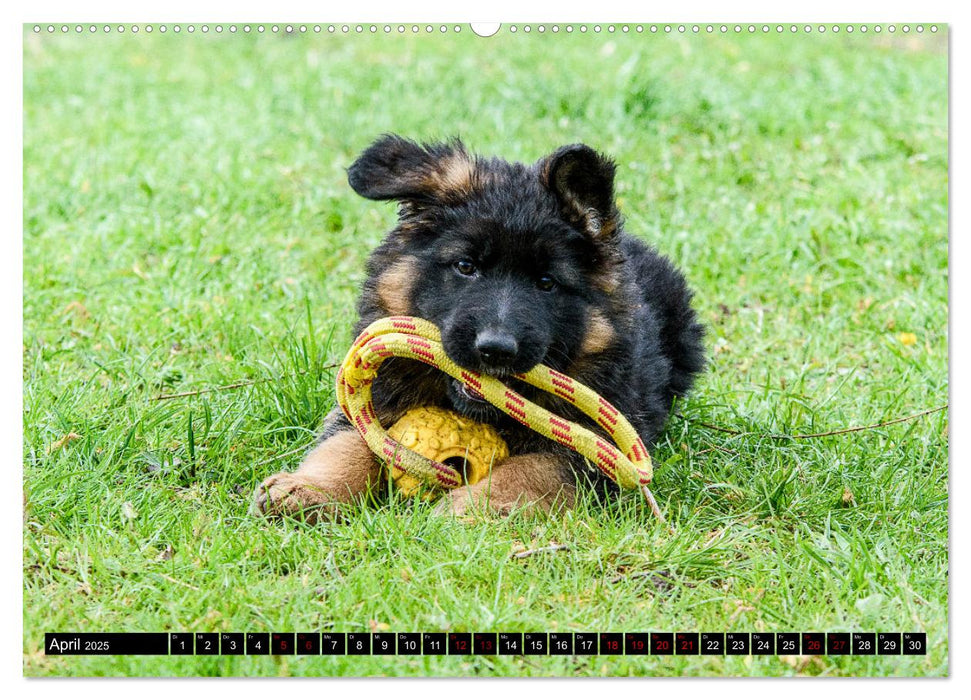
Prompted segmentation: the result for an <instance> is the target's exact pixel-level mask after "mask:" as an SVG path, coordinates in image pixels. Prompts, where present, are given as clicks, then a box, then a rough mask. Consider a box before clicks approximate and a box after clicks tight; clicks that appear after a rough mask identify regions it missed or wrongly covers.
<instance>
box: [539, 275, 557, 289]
mask: <svg viewBox="0 0 971 700" xmlns="http://www.w3.org/2000/svg"><path fill="white" fill-rule="evenodd" d="M536 287H537V288H538V289H539V290H540V291H543V292H552V291H553V289H554V288H555V287H556V281H555V280H554V279H553V278H552V277H550V276H549V275H543V276H542V277H540V278H539V279H538V280H536Z"/></svg>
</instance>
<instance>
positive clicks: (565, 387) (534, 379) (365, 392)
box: [337, 316, 661, 517]
mask: <svg viewBox="0 0 971 700" xmlns="http://www.w3.org/2000/svg"><path fill="white" fill-rule="evenodd" d="M390 357H404V358H408V359H411V360H417V361H419V362H423V363H425V364H426V365H431V366H432V367H436V368H438V369H440V370H441V371H443V372H445V373H446V374H448V375H450V376H452V377H454V378H455V379H458V380H459V381H461V382H463V383H464V384H465V385H466V386H468V387H470V388H472V389H474V390H475V391H476V392H478V393H479V394H481V395H482V396H483V397H484V398H485V400H486V401H488V402H489V403H491V404H492V405H493V406H495V407H496V408H498V409H499V410H500V411H502V412H503V413H506V414H507V415H509V416H510V417H512V418H514V419H515V420H517V421H519V422H520V423H522V424H523V425H525V426H526V427H528V428H530V429H531V430H535V431H536V432H538V433H540V434H541V435H544V436H546V437H547V438H549V439H550V440H554V441H555V442H558V443H560V444H561V445H564V446H566V447H569V448H570V449H572V450H574V451H575V452H578V453H579V454H581V455H583V456H584V457H586V458H587V459H588V460H590V462H592V463H593V464H595V465H596V466H597V467H598V468H599V469H600V471H602V472H603V473H604V474H605V475H606V476H607V477H608V478H610V479H611V480H612V481H614V482H616V483H617V484H618V485H619V486H620V487H621V488H625V489H635V488H636V489H640V491H641V492H642V493H643V494H644V496H645V498H647V500H648V503H649V504H650V505H651V509H652V510H653V511H654V513H655V514H656V515H657V516H658V517H660V515H661V513H660V510H659V509H658V507H657V503H656V502H655V501H654V497H653V496H652V495H651V492H650V490H649V489H648V484H650V483H651V478H652V476H653V469H652V466H651V457H650V455H649V454H648V453H647V449H646V448H645V447H644V443H643V442H641V439H640V437H639V436H638V435H637V431H635V430H634V428H633V426H631V424H630V423H629V422H628V421H627V419H626V418H624V416H623V415H622V414H621V413H620V411H618V410H617V409H616V408H614V407H613V406H611V405H610V403H609V402H608V401H606V400H605V399H604V398H602V397H601V396H600V395H598V394H597V393H596V392H594V391H593V390H592V389H590V388H589V387H587V386H585V385H584V384H581V383H580V382H578V381H576V380H575V379H571V378H570V377H568V376H566V375H565V374H561V373H560V372H557V371H556V370H554V369H551V368H549V367H547V366H546V365H537V366H536V367H534V368H533V369H531V370H529V371H528V372H525V373H523V374H517V375H514V376H515V377H516V379H520V380H522V381H524V382H526V383H527V384H531V385H532V386H535V387H537V388H539V389H542V390H543V391H545V392H547V393H551V394H554V395H556V396H559V397H560V398H562V399H563V400H564V401H567V402H569V403H571V404H573V405H574V406H576V407H577V408H579V409H580V410H581V411H583V412H584V413H585V414H586V415H588V416H589V417H590V418H592V419H593V420H595V421H596V422H597V424H598V425H599V426H600V427H601V428H603V429H604V431H605V432H606V433H607V434H608V435H610V437H611V439H612V440H613V441H614V443H615V444H616V446H615V445H613V444H611V443H610V442H609V441H607V440H605V439H604V438H603V437H601V436H599V435H597V434H596V433H594V432H593V431H591V430H588V429H587V428H584V427H583V426H581V425H577V424H576V423H572V422H570V421H567V420H564V419H563V418H561V417H559V416H557V415H555V414H553V413H550V412H549V411H547V410H546V409H544V408H542V407H540V406H537V405H536V404H534V403H532V402H531V401H528V400H527V399H525V398H523V397H522V396H521V395H520V394H518V393H516V392H515V391H513V390H512V389H510V388H508V387H507V386H506V385H505V384H503V383H502V382H500V381H499V380H498V379H496V378H494V377H490V376H487V375H482V374H479V373H478V372H472V371H469V370H466V369H463V368H461V367H459V366H458V365H457V364H455V363H454V362H453V361H452V360H451V359H449V357H448V356H447V355H446V354H445V350H444V349H443V348H442V341H441V334H440V333H439V331H438V328H436V327H435V325H434V324H432V323H430V322H428V321H425V320H423V319H420V318H412V317H409V316H391V317H388V318H383V319H380V320H378V321H375V322H374V323H372V324H371V325H370V326H368V327H367V328H365V329H364V331H363V332H362V333H361V334H360V335H359V336H358V337H357V340H355V341H354V345H353V346H352V347H351V349H350V351H349V352H348V353H347V357H346V358H345V359H344V362H343V364H342V365H341V368H340V371H339V372H338V373H337V401H338V403H339V404H340V407H341V410H343V411H344V414H345V415H346V416H347V418H348V420H349V421H351V423H352V424H353V425H354V426H355V427H356V428H357V430H358V432H360V433H361V437H363V438H364V441H365V442H366V443H367V444H368V447H370V448H371V450H372V451H373V452H374V453H375V454H376V455H377V456H378V457H379V458H381V459H383V460H385V461H386V462H387V463H388V464H389V465H393V466H395V467H398V468H399V469H402V470H403V471H404V472H405V473H407V474H410V475H411V476H413V477H415V478H417V479H420V480H422V481H425V482H427V483H430V484H437V485H439V486H442V487H444V488H447V489H452V488H456V487H458V486H461V485H462V477H461V474H459V472H458V471H457V470H456V469H454V468H452V467H450V466H448V465H447V464H442V463H440V462H436V461H434V460H431V459H428V458H427V457H423V456H421V455H419V454H418V453H416V452H413V451H412V450H409V449H408V448H406V447H404V446H403V445H401V444H399V443H398V442H396V441H395V440H394V439H392V438H391V437H390V436H389V435H388V434H387V432H385V430H384V428H383V427H382V426H381V423H380V422H379V421H378V417H377V415H376V414H375V412H374V406H373V404H372V399H371V385H372V383H373V382H374V378H375V377H376V376H377V374H378V369H379V368H380V366H381V364H382V363H383V362H384V361H385V360H387V359H388V358H390ZM618 448H619V449H618Z"/></svg>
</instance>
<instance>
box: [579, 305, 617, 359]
mask: <svg viewBox="0 0 971 700" xmlns="http://www.w3.org/2000/svg"><path fill="white" fill-rule="evenodd" d="M613 341H614V327H613V326H612V325H611V324H610V321H608V320H607V317H606V316H604V315H603V314H602V313H601V312H600V311H597V310H596V309H594V310H593V311H591V312H590V313H589V314H588V315H587V328H586V331H585V333H584V335H583V343H582V344H581V345H580V354H581V355H596V354H598V353H601V352H603V351H604V350H606V349H607V348H608V347H609V346H610V344H611V343H612V342H613Z"/></svg>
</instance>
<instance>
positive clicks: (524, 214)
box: [348, 136, 618, 413]
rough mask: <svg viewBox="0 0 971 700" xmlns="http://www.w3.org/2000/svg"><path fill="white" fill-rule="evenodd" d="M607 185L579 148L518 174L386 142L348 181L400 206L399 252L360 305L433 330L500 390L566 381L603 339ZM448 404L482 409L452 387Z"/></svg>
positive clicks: (610, 263)
mask: <svg viewBox="0 0 971 700" xmlns="http://www.w3.org/2000/svg"><path fill="white" fill-rule="evenodd" d="M613 172H614V166H613V164H612V163H611V162H610V161H608V160H606V159H605V158H603V157H602V156H600V155H598V154H597V153H596V152H594V151H593V150H592V149H590V148H588V147H587V146H582V145H577V146H567V147H565V148H562V149H560V150H558V151H556V152H555V153H553V154H552V155H550V156H549V157H547V158H544V159H542V160H540V161H539V162H538V163H536V164H534V165H532V166H524V165H521V164H513V163H507V162H505V161H501V160H496V159H492V160H480V159H476V158H473V157H471V156H470V155H468V154H467V153H466V151H465V149H464V148H463V147H462V145H461V143H458V142H452V143H448V144H435V145H427V146H421V145H418V144H416V143H413V142H411V141H407V140H404V139H401V138H398V137H395V136H386V137H384V138H382V139H380V140H379V141H377V142H376V143H375V144H374V145H372V146H371V147H370V148H369V149H368V150H367V151H365V152H364V153H363V154H362V155H361V157H360V158H359V159H358V160H357V161H356V162H355V163H354V164H353V165H352V166H351V168H350V170H349V173H348V177H349V181H350V183H351V186H352V187H353V188H354V189H355V191H357V192H358V193H359V194H361V195H363V196H365V197H368V198H371V199H394V200H397V201H399V202H400V203H401V207H400V220H399V223H398V226H397V228H396V229H395V230H394V231H392V233H391V234H390V236H389V239H388V241H386V243H385V247H386V248H387V249H388V250H390V251H393V252H392V254H391V255H390V257H387V256H386V257H384V258H383V260H384V261H385V262H383V263H382V268H381V269H373V270H372V271H371V272H372V277H373V279H374V285H373V287H372V289H371V290H366V292H365V293H369V292H370V293H374V294H377V295H378V297H379V300H380V304H381V306H382V307H383V309H384V310H385V311H387V313H388V314H404V315H414V316H420V317H422V318H425V319H428V320H429V321H432V322H433V323H435V324H436V325H437V326H438V327H439V328H440V330H441V332H442V343H443V346H444V348H445V352H446V353H447V354H448V356H449V357H450V358H451V359H452V360H453V361H455V362H456V363H457V364H458V365H460V366H462V367H465V368H467V369H471V370H475V371H477V372H482V373H484V374H490V375H493V376H497V377H505V376H508V375H511V374H515V373H520V372H525V371H527V370H529V369H531V368H532V367H534V366H535V365H537V364H539V363H541V362H545V363H547V364H550V365H551V366H554V367H559V368H565V367H566V366H567V365H568V364H569V363H570V362H571V361H572V360H573V359H574V358H575V357H576V356H577V355H578V354H582V352H583V351H584V349H585V347H586V346H588V345H589V337H590V331H591V330H595V331H596V332H598V333H600V334H601V335H603V330H604V329H603V327H602V324H601V327H599V328H596V329H592V328H591V318H593V317H594V315H595V313H596V312H595V310H594V309H595V305H596V300H597V298H598V297H599V296H602V295H603V294H605V293H609V291H610V286H611V284H614V283H615V282H614V280H613V276H614V274H615V273H616V269H615V268H616V266H617V264H618V253H617V244H616V237H617V236H616V232H617V226H618V215H617V212H616V208H615V206H614V202H613ZM388 260H390V263H388V262H387V261H388ZM599 318H600V319H602V318H603V316H602V315H601V316H600V317H599ZM593 325H596V324H593ZM450 397H451V399H452V402H453V404H454V405H455V406H456V408H459V409H460V410H463V411H464V412H466V413H475V412H476V410H477V408H476V407H477V404H479V403H480V397H477V396H475V395H474V394H471V393H470V392H469V391H467V390H466V389H465V388H464V387H462V385H461V384H460V383H458V382H455V383H454V384H453V385H452V386H451V388H450Z"/></svg>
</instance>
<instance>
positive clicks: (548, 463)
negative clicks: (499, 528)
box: [435, 453, 576, 515]
mask: <svg viewBox="0 0 971 700" xmlns="http://www.w3.org/2000/svg"><path fill="white" fill-rule="evenodd" d="M575 502H576V488H575V487H574V485H573V483H572V481H571V480H570V479H569V467H568V466H567V465H565V464H563V462H562V461H561V459H560V458H559V457H557V456H556V455H552V454H545V453H533V454H525V455H519V456H516V457H510V458H509V459H507V460H505V461H503V462H502V463H501V464H498V465H496V466H495V467H494V468H493V469H492V473H491V474H490V475H489V476H488V477H487V478H486V479H484V480H482V481H480V482H479V483H477V484H474V485H472V486H463V487H461V488H457V489H452V490H451V491H448V492H447V493H446V494H445V495H444V496H443V497H442V499H441V501H440V502H439V503H438V505H437V506H435V512H436V513H438V514H440V515H464V514H466V513H467V512H469V511H471V510H476V509H478V510H480V511H486V510H492V511H496V512H499V513H502V514H508V513H510V512H511V511H513V510H515V509H521V512H524V513H535V512H537V511H543V512H548V511H551V510H558V509H560V508H572V507H573V506H574V504H575Z"/></svg>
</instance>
